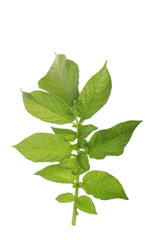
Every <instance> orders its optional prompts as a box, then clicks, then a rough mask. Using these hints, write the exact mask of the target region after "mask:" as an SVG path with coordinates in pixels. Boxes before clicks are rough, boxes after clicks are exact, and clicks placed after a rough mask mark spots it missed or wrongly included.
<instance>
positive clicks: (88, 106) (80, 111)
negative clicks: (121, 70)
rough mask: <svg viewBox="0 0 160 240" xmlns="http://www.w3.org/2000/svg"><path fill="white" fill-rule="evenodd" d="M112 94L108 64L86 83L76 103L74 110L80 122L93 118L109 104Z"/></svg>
mask: <svg viewBox="0 0 160 240" xmlns="http://www.w3.org/2000/svg"><path fill="white" fill-rule="evenodd" d="M110 92H111V77H110V75H109V72H108V69H107V67H106V63H105V64H104V66H103V68H102V69H101V70H100V71H99V72H98V73H96V74H95V75H94V76H93V77H91V79H90V80H89V81H88V82H87V83H86V85H85V87H84V88H83V90H82V92H81V93H80V95H79V98H78V100H77V101H76V102H75V105H74V110H75V113H76V115H77V116H78V117H80V118H81V120H80V122H83V121H84V120H85V119H88V118H90V117H92V116H93V115H94V114H95V113H96V112H97V111H98V110H99V109H101V108H102V107H103V105H104V104H105V103H106V102H107V100H108V98H109V96H110Z"/></svg>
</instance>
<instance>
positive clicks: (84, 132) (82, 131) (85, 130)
mask: <svg viewBox="0 0 160 240" xmlns="http://www.w3.org/2000/svg"><path fill="white" fill-rule="evenodd" d="M97 129H98V128H97V127H95V126H94V125H92V124H88V125H82V124H80V125H79V135H80V136H81V137H82V138H86V137H88V135H89V134H90V133H91V132H93V131H95V130H97Z"/></svg>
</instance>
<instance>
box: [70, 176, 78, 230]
mask: <svg viewBox="0 0 160 240" xmlns="http://www.w3.org/2000/svg"><path fill="white" fill-rule="evenodd" d="M78 183H79V176H77V179H76V184H78ZM77 199H78V187H75V194H74V204H73V215H72V225H73V226H75V225H76V216H77V207H76V200H77Z"/></svg>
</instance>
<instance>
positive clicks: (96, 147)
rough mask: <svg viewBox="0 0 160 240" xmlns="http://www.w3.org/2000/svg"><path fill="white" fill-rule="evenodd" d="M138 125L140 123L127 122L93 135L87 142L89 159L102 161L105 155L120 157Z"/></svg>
mask: <svg viewBox="0 0 160 240" xmlns="http://www.w3.org/2000/svg"><path fill="white" fill-rule="evenodd" d="M140 123H141V121H127V122H123V123H120V124H118V125H116V126H114V127H112V128H109V129H106V130H100V131H98V132H96V133H94V134H93V136H92V137H91V139H90V141H89V149H88V152H87V153H88V154H89V156H90V157H91V158H96V159H103V158H105V156H107V155H110V156H119V155H121V154H122V153H123V151H124V147H125V146H126V145H127V143H128V142H129V140H130V138H131V136H132V133H133V131H134V130H135V128H136V127H137V126H138V125H139V124H140Z"/></svg>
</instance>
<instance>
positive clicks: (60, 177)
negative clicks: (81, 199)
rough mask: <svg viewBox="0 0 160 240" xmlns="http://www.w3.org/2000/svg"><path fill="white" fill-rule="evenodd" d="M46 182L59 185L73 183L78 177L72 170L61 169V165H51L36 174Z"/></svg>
mask: <svg viewBox="0 0 160 240" xmlns="http://www.w3.org/2000/svg"><path fill="white" fill-rule="evenodd" d="M35 175H40V176H41V177H43V178H45V179H46V180H49V181H52V182H57V183H73V182H74V181H75V179H76V177H75V176H74V175H73V174H72V173H71V171H70V170H68V169H64V168H61V167H60V166H59V165H51V166H48V167H45V168H43V169H42V170H40V171H38V172H36V173H35Z"/></svg>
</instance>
